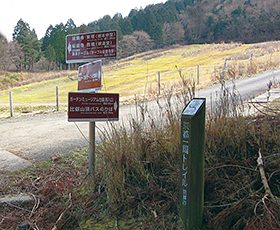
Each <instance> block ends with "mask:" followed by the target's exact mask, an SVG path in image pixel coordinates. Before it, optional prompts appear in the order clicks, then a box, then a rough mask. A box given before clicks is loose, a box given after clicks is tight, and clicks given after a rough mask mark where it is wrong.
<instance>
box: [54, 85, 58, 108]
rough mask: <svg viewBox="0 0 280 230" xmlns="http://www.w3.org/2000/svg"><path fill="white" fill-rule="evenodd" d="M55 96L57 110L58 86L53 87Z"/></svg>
mask: <svg viewBox="0 0 280 230" xmlns="http://www.w3.org/2000/svg"><path fill="white" fill-rule="evenodd" d="M55 97H56V111H58V110H59V105H58V86H56V87H55Z"/></svg>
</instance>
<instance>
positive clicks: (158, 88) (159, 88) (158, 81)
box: [157, 72, 160, 95]
mask: <svg viewBox="0 0 280 230" xmlns="http://www.w3.org/2000/svg"><path fill="white" fill-rule="evenodd" d="M157 82H158V95H160V72H158V81H157Z"/></svg>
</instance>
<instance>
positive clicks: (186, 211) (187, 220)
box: [179, 98, 206, 230]
mask: <svg viewBox="0 0 280 230" xmlns="http://www.w3.org/2000/svg"><path fill="white" fill-rule="evenodd" d="M205 104H206V100H205V98H194V99H193V100H191V101H190V102H189V103H188V105H187V106H186V107H185V109H184V110H183V112H182V116H181V173H180V177H181V179H180V187H181V189H180V197H179V201H180V204H179V205H180V212H179V213H180V225H181V226H180V227H182V228H183V229H185V230H196V229H201V227H202V216H203V204H204V139H205Z"/></svg>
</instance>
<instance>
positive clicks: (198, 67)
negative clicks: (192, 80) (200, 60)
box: [197, 65, 200, 85]
mask: <svg viewBox="0 0 280 230" xmlns="http://www.w3.org/2000/svg"><path fill="white" fill-rule="evenodd" d="M199 71H200V66H199V65H197V85H199V74H200V73H199Z"/></svg>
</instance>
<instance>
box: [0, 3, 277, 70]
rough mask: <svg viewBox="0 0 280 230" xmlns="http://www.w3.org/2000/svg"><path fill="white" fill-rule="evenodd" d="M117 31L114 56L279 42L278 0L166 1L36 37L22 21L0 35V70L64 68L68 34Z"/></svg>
mask: <svg viewBox="0 0 280 230" xmlns="http://www.w3.org/2000/svg"><path fill="white" fill-rule="evenodd" d="M106 30H117V31H118V41H119V44H118V58H123V57H128V56H130V55H133V54H135V53H140V52H144V51H147V50H151V49H158V48H164V47H168V46H171V45H175V44H194V43H217V42H232V41H234V42H242V43H253V42H261V41H271V40H278V39H279V38H280V4H279V2H278V0H266V1H263V0H168V1H167V2H165V3H160V4H155V5H148V6H147V7H145V8H144V9H132V10H131V11H130V13H129V15H128V16H126V17H123V16H122V15H121V14H120V13H116V14H115V15H114V16H113V17H111V16H109V15H105V16H104V17H102V18H100V19H98V20H96V21H92V22H89V23H88V24H87V25H85V24H83V25H79V26H77V25H76V24H75V22H74V21H73V20H72V19H69V20H68V21H67V22H66V23H65V24H63V23H59V24H57V25H50V26H49V27H48V29H47V30H46V33H45V36H44V37H43V38H41V39H38V37H37V35H36V31H35V30H34V29H32V28H30V26H29V24H28V22H24V21H23V20H22V19H20V20H19V21H18V23H17V25H16V26H15V28H14V33H13V40H12V41H7V39H6V38H5V37H4V36H2V35H1V34H0V69H1V70H10V69H15V70H19V71H20V70H27V71H33V70H53V69H65V68H67V65H66V63H65V37H66V35H68V34H75V33H85V32H95V31H106Z"/></svg>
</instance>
